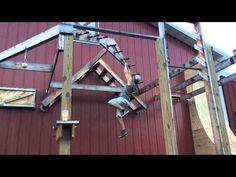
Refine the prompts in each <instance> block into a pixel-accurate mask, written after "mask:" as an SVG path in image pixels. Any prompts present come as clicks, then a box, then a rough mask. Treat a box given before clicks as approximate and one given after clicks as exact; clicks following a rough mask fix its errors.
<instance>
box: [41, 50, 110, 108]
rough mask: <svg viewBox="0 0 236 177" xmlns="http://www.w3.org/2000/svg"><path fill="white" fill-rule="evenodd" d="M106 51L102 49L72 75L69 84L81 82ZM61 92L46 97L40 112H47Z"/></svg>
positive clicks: (56, 91)
mask: <svg viewBox="0 0 236 177" xmlns="http://www.w3.org/2000/svg"><path fill="white" fill-rule="evenodd" d="M106 52H107V51H106V49H102V50H101V51H100V52H99V53H98V54H97V55H96V56H95V57H94V59H93V60H91V61H89V62H88V63H87V64H86V65H85V66H84V67H83V68H81V69H80V70H79V71H78V72H77V73H76V74H74V75H73V77H72V80H71V82H72V83H74V82H77V81H79V80H81V79H82V78H83V77H84V76H85V75H86V74H87V73H88V72H90V71H91V69H92V68H93V67H94V66H95V65H96V64H97V63H98V61H99V60H100V59H101V58H102V57H103V56H104V55H105V53H106ZM61 94H62V90H61V89H59V90H55V91H54V92H52V93H51V94H50V95H48V97H46V98H45V99H44V100H43V101H42V103H41V106H40V109H41V111H43V112H44V111H46V110H48V109H49V108H50V107H51V106H52V105H53V104H54V103H55V102H56V101H57V100H58V99H59V98H60V96H61Z"/></svg>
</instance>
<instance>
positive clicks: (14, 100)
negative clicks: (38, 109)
mask: <svg viewBox="0 0 236 177" xmlns="http://www.w3.org/2000/svg"><path fill="white" fill-rule="evenodd" d="M35 95H36V90H35V89H28V90H27V89H20V88H11V87H9V88H7V87H0V107H23V108H34V107H35Z"/></svg>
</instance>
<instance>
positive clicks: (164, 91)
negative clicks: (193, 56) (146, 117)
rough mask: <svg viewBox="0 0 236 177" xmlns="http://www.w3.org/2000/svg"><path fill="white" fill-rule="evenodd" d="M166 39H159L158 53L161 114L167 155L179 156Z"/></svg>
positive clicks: (157, 43) (157, 42)
mask: <svg viewBox="0 0 236 177" xmlns="http://www.w3.org/2000/svg"><path fill="white" fill-rule="evenodd" d="M165 50H166V49H165V48H164V39H157V41H156V53H157V64H158V75H159V83H160V84H159V85H160V100H161V112H162V119H163V127H164V137H165V146H166V154H178V150H177V143H176V132H175V121H174V116H173V105H172V100H171V90H170V84H169V71H168V63H167V61H166V56H165Z"/></svg>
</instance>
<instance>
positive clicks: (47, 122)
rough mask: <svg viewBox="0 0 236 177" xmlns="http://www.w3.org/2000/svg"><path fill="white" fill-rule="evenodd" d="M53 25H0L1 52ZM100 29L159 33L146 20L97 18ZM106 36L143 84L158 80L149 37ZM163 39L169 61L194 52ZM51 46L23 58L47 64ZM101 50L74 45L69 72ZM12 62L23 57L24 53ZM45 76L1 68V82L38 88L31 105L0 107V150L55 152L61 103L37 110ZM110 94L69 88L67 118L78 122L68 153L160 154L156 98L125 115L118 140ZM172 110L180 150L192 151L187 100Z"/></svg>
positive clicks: (151, 94)
mask: <svg viewBox="0 0 236 177" xmlns="http://www.w3.org/2000/svg"><path fill="white" fill-rule="evenodd" d="M54 25H56V23H49V22H47V23H45V22H44V23H35V22H34V23H26V22H24V23H20V22H18V23H0V39H1V42H0V51H3V50H5V49H7V48H9V47H11V46H13V45H15V44H17V43H20V42H22V41H24V40H25V39H27V38H29V37H32V36H34V35H36V34H38V33H40V32H43V31H44V30H47V29H48V28H50V27H52V26H54ZM100 27H103V28H110V29H116V30H122V31H130V32H137V33H146V34H152V35H158V32H157V30H156V29H155V28H154V27H152V26H151V25H149V24H148V23H139V22H102V23H100ZM108 36H109V37H113V38H115V39H116V41H117V43H118V45H119V47H120V48H121V50H123V53H124V55H125V56H126V57H129V58H130V60H129V63H130V64H135V65H136V66H135V67H134V68H132V69H133V72H134V73H140V74H141V76H142V78H143V81H144V84H147V83H149V82H151V81H153V80H155V79H156V78H157V66H156V59H155V57H156V54H155V43H154V41H153V40H147V39H140V38H132V37H125V36H118V35H110V34H108ZM167 42H168V43H169V50H168V53H169V56H170V58H171V64H172V65H178V64H182V63H184V62H186V61H187V60H189V59H190V58H191V57H192V56H193V55H194V54H195V53H194V51H193V50H192V49H191V48H189V47H188V46H187V45H185V44H184V43H182V42H180V41H177V40H176V39H174V38H172V37H169V36H168V37H167ZM56 46H57V41H56V40H53V41H50V42H48V43H47V44H44V45H42V46H39V47H37V48H35V49H33V50H32V51H29V53H28V57H27V60H28V62H32V63H48V64H49V63H52V60H53V55H54V53H55V50H56ZM100 49H101V47H100V46H94V45H87V44H80V43H75V44H74V60H73V73H75V72H77V71H78V70H79V69H80V68H81V67H82V66H84V65H85V64H86V63H87V62H88V61H89V60H91V58H93V57H94V56H95V55H96V54H97V53H98V52H99V51H100ZM104 59H105V61H106V62H107V63H108V64H109V65H110V66H111V67H112V68H113V69H114V70H115V71H116V72H118V73H119V75H120V76H121V77H122V78H123V79H124V75H123V67H122V66H121V65H120V64H119V63H118V62H117V61H116V60H115V59H114V58H112V57H111V56H110V54H106V55H105V56H104ZM11 60H15V61H23V54H21V55H19V56H16V57H14V58H12V59H11ZM49 76H50V74H48V73H41V72H31V71H17V70H6V69H0V86H2V87H3V86H4V87H7V86H8V87H20V88H21V87H23V88H36V89H37V96H36V109H24V108H1V109H0V122H1V123H0V154H58V144H57V143H56V141H55V132H54V130H53V129H52V126H53V125H54V124H55V122H56V120H58V119H60V106H61V103H60V102H57V103H56V104H55V105H54V106H53V107H51V108H50V109H49V110H48V111H47V112H44V113H43V112H41V111H40V110H39V106H40V104H41V101H42V100H43V99H44V98H45V97H46V96H47V95H46V94H45V89H46V87H47V84H48V81H49ZM61 78H62V54H60V57H59V62H58V65H57V67H56V71H55V75H54V77H53V81H57V82H61V81H62V79H61ZM183 79H184V77H183V75H179V76H177V77H175V78H174V79H172V81H171V83H172V84H177V83H178V82H180V81H182V80H183ZM82 83H90V84H103V82H101V81H100V80H99V79H98V77H97V76H96V75H95V74H94V73H91V74H89V76H88V77H86V78H85V79H84V80H83V81H82ZM144 84H141V85H140V86H141V87H142V86H144ZM158 92H159V89H158V88H155V89H152V90H150V91H149V92H146V93H145V94H143V95H142V96H141V97H142V98H143V100H145V101H146V102H148V103H150V102H152V100H153V97H154V95H155V94H157V93H158ZM182 92H184V91H182ZM114 97H115V95H114V94H113V93H108V92H93V91H78V90H75V91H73V103H72V105H73V106H72V119H75V120H79V121H80V124H79V126H78V127H77V129H76V138H75V139H73V142H72V154H131V155H132V154H165V145H164V134H163V126H162V117H161V107H160V102H155V103H153V104H151V105H150V107H149V108H148V110H147V111H145V110H142V111H141V112H140V113H139V114H138V115H135V114H132V113H131V114H129V115H128V116H127V117H126V118H125V123H126V126H127V128H128V131H129V134H128V136H127V137H126V138H124V139H120V138H118V135H119V131H120V127H119V125H118V123H117V120H116V119H115V109H114V108H113V107H110V106H109V105H108V104H107V101H108V100H109V99H111V98H114ZM174 114H175V119H176V130H177V142H178V149H179V154H194V147H193V138H192V131H191V123H190V118H189V109H188V103H187V101H185V102H182V103H175V104H174Z"/></svg>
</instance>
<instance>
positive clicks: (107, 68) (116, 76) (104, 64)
mask: <svg viewBox="0 0 236 177" xmlns="http://www.w3.org/2000/svg"><path fill="white" fill-rule="evenodd" d="M99 63H100V64H101V65H102V66H103V67H104V68H105V69H106V70H107V71H108V72H109V73H110V74H111V75H112V76H113V77H114V78H115V80H117V81H118V82H119V83H120V84H121V85H122V86H125V82H124V81H123V80H122V79H121V78H120V77H119V76H118V75H117V74H116V73H115V71H113V70H112V69H111V67H110V66H109V65H108V64H107V63H106V62H105V61H104V60H102V59H101V60H100V61H99ZM132 96H133V97H134V99H135V100H136V101H137V102H138V103H139V104H140V105H141V106H143V108H144V109H147V108H148V106H147V105H146V104H145V103H144V102H143V101H142V100H141V98H140V97H139V96H137V95H134V94H132Z"/></svg>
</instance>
